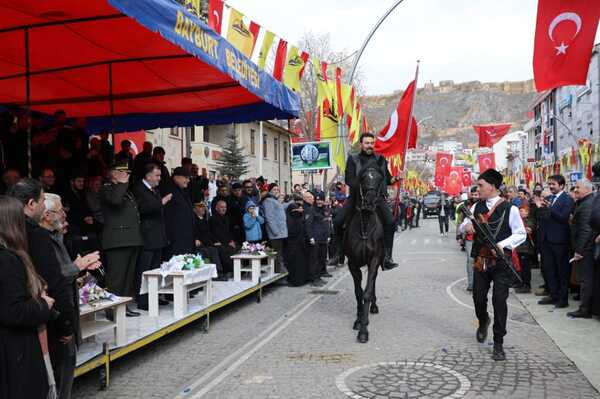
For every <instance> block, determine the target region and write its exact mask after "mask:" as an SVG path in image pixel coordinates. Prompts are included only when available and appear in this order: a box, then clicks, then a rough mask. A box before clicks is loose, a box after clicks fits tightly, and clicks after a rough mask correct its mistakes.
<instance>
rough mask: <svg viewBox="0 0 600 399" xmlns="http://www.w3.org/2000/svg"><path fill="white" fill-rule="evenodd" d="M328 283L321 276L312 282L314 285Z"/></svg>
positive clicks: (320, 285) (319, 285)
mask: <svg viewBox="0 0 600 399" xmlns="http://www.w3.org/2000/svg"><path fill="white" fill-rule="evenodd" d="M326 284H327V282H325V280H322V279H321V277H317V278H316V279H314V280H313V281H311V282H310V285H311V286H313V287H322V286H324V285H326Z"/></svg>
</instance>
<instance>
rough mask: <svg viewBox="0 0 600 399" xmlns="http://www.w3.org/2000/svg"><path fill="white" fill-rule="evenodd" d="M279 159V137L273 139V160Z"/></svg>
mask: <svg viewBox="0 0 600 399" xmlns="http://www.w3.org/2000/svg"><path fill="white" fill-rule="evenodd" d="M278 159H279V140H277V137H275V138H274V139H273V160H275V161H277V160H278Z"/></svg>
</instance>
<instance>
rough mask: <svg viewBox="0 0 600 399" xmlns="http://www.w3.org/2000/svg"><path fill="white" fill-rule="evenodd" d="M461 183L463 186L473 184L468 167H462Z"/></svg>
mask: <svg viewBox="0 0 600 399" xmlns="http://www.w3.org/2000/svg"><path fill="white" fill-rule="evenodd" d="M462 185H463V187H471V186H472V185H473V177H472V176H471V170H470V169H463V172H462Z"/></svg>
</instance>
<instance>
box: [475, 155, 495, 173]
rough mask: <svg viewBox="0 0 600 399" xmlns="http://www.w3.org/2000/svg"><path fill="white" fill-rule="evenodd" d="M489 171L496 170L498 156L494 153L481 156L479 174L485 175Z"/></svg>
mask: <svg viewBox="0 0 600 399" xmlns="http://www.w3.org/2000/svg"><path fill="white" fill-rule="evenodd" d="M488 169H496V156H495V154H494V153H493V152H488V153H487V154H479V173H483V172H485V171H486V170H488Z"/></svg>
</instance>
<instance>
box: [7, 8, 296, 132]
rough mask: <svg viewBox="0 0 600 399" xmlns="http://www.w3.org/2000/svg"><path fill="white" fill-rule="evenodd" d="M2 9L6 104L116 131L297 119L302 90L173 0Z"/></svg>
mask: <svg viewBox="0 0 600 399" xmlns="http://www.w3.org/2000/svg"><path fill="white" fill-rule="evenodd" d="M0 13H1V15H2V19H1V20H0V104H4V105H14V106H27V105H29V106H30V107H31V109H33V110H36V111H40V112H44V113H52V112H53V111H55V110H56V109H63V110H65V111H66V112H67V115H69V116H71V117H91V118H90V120H92V122H94V121H95V124H94V123H92V125H93V126H95V127H97V128H100V127H102V128H107V127H112V128H114V129H118V130H134V129H139V128H154V127H159V126H174V125H179V126H185V125H186V124H187V125H189V124H193V123H195V124H210V123H228V122H246V121H250V120H264V119H275V118H280V119H288V118H293V117H295V116H296V115H297V113H298V109H299V100H298V97H297V95H296V94H294V93H293V92H292V91H290V90H289V89H287V88H286V87H285V86H283V85H282V84H281V83H280V82H278V81H276V80H275V79H273V78H272V77H271V76H270V75H269V74H267V73H266V72H264V71H262V70H260V69H258V67H256V65H254V64H253V63H252V62H251V61H249V60H248V59H247V58H245V57H244V56H243V55H242V54H241V53H239V52H238V51H237V50H236V49H235V48H233V46H231V45H230V44H229V43H228V42H227V41H226V40H225V39H223V38H222V37H221V36H220V35H218V34H216V33H215V32H214V31H212V30H211V29H210V28H208V26H207V25H205V24H204V23H203V22H202V21H201V20H200V18H198V16H197V15H194V13H192V12H190V10H189V9H186V8H185V7H184V6H182V5H181V4H179V3H177V2H176V1H175V0H144V1H142V0H138V1H135V2H132V1H128V0H86V1H73V0H44V1H39V0H19V1H12V0H0ZM184 20H185V22H186V23H187V25H186V29H187V31H183V30H182V26H183V25H181V24H180V22H181V21H184ZM178 24H179V27H178ZM178 28H179V31H178ZM232 58H233V59H234V61H231V59H232ZM111 125H112V126H111ZM88 126H90V125H88Z"/></svg>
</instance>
